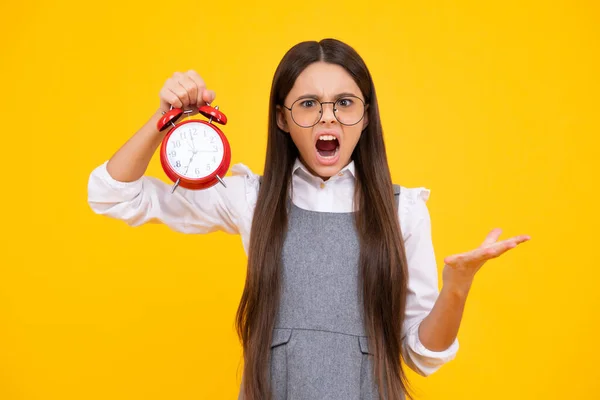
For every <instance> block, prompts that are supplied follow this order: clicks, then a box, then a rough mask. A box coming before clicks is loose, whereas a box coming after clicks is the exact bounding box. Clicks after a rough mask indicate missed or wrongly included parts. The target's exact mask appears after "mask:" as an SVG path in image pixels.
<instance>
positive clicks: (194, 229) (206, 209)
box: [88, 71, 256, 233]
mask: <svg viewBox="0 0 600 400" xmlns="http://www.w3.org/2000/svg"><path fill="white" fill-rule="evenodd" d="M214 98H215V93H214V92H213V91H210V90H206V88H205V85H204V81H203V80H202V78H200V76H199V75H198V74H196V73H195V72H194V71H188V72H186V73H185V74H182V73H175V74H174V75H173V77H171V78H169V79H167V81H166V83H165V85H164V86H163V88H162V89H161V92H160V107H159V109H158V110H157V111H156V112H155V113H154V114H153V115H152V116H151V117H150V118H149V119H148V121H147V122H146V123H145V124H144V125H143V126H142V127H141V128H140V129H139V130H138V131H137V132H136V133H135V134H134V135H133V136H132V137H131V138H129V139H128V140H127V142H126V143H125V144H123V145H122V146H121V147H120V148H119V149H118V150H117V151H116V152H115V153H114V155H113V156H112V157H111V158H110V159H109V160H105V161H104V162H103V163H102V164H100V165H98V166H97V167H96V168H94V170H93V171H92V172H91V174H90V177H89V181H88V203H89V205H90V207H91V208H92V210H93V211H94V212H95V213H97V214H101V215H106V216H109V217H112V218H116V219H119V220H122V221H125V222H126V223H127V224H129V225H131V226H139V225H142V224H145V223H148V222H151V223H163V224H166V225H168V226H169V227H170V228H172V229H173V230H176V231H179V232H183V233H209V232H213V231H217V230H221V231H225V232H227V233H240V232H239V231H240V229H241V228H240V225H247V221H248V219H249V214H250V211H251V209H250V207H249V205H248V203H247V198H248V193H252V190H255V189H254V186H255V185H256V176H255V175H253V174H252V173H251V171H249V170H247V169H246V171H242V170H241V169H240V173H239V174H237V175H235V174H234V176H227V177H224V178H223V179H224V180H225V182H226V185H227V187H226V188H225V187H223V186H222V185H215V186H213V187H211V188H209V189H205V190H188V189H185V188H183V187H178V188H177V190H175V192H173V193H171V185H168V184H167V183H165V182H163V181H162V180H160V179H158V178H155V177H151V176H147V175H145V173H146V170H147V168H148V164H149V163H150V160H151V159H152V156H153V154H154V152H155V151H156V150H157V148H158V147H159V146H160V143H161V141H162V139H163V138H164V135H165V133H164V132H159V131H158V129H157V128H156V124H157V122H158V120H159V119H160V117H161V116H162V111H166V110H169V108H170V106H171V105H173V106H174V107H178V108H184V109H188V108H192V109H196V112H197V107H199V106H201V105H204V104H206V103H209V102H211V101H213V100H214ZM232 170H235V166H234V168H232ZM234 172H235V171H234Z"/></svg>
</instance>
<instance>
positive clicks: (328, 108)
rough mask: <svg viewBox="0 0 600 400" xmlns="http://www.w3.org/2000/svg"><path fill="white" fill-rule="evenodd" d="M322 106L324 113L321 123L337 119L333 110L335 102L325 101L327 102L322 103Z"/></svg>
mask: <svg viewBox="0 0 600 400" xmlns="http://www.w3.org/2000/svg"><path fill="white" fill-rule="evenodd" d="M321 107H322V113H323V115H321V123H322V124H326V123H328V122H336V121H337V119H336V118H335V114H334V112H333V110H334V107H335V104H332V103H325V104H322V105H321Z"/></svg>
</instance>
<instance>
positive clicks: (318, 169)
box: [305, 154, 350, 180]
mask: <svg viewBox="0 0 600 400" xmlns="http://www.w3.org/2000/svg"><path fill="white" fill-rule="evenodd" d="M349 162H350V159H349V158H348V159H346V158H345V157H344V158H342V157H340V155H339V154H336V155H335V156H334V157H331V158H329V159H323V158H322V157H320V156H319V155H318V154H317V155H316V156H313V160H312V162H311V163H310V164H309V167H310V169H311V170H312V173H313V174H314V175H317V176H320V177H321V178H323V179H324V180H325V179H328V178H331V177H332V176H334V175H335V174H337V173H338V172H339V171H340V170H341V169H342V168H344V167H345V166H346V165H347V164H348V163H349ZM305 164H306V163H305Z"/></svg>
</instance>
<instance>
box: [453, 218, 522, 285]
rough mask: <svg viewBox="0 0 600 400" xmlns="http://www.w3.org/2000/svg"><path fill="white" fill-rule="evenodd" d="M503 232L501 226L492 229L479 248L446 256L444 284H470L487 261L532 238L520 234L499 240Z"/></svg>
mask: <svg viewBox="0 0 600 400" xmlns="http://www.w3.org/2000/svg"><path fill="white" fill-rule="evenodd" d="M501 233H502V229H500V228H495V229H492V230H491V231H490V233H488V235H487V236H486V238H485V240H484V241H483V243H482V244H481V245H480V246H479V247H478V248H476V249H474V250H471V251H467V252H466V253H460V254H455V255H451V256H448V257H446V258H444V263H445V265H444V271H443V276H442V279H443V281H444V284H445V285H446V284H450V285H459V286H460V285H462V286H467V287H468V286H470V284H471V282H472V281H473V278H474V277H475V274H476V273H477V271H479V269H480V268H481V267H482V266H483V264H485V263H486V261H488V260H490V259H492V258H496V257H499V256H500V255H502V254H504V253H506V252H507V251H508V250H510V249H513V248H515V247H517V246H518V245H519V244H521V243H524V242H526V241H528V240H530V239H531V237H530V236H529V235H518V236H514V237H512V238H509V239H505V240H501V241H499V242H498V241H497V240H498V238H499V237H500V234H501Z"/></svg>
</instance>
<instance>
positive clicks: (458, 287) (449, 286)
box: [442, 280, 473, 299]
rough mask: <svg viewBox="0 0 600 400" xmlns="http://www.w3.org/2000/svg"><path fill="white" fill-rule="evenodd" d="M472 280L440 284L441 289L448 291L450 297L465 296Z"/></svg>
mask: <svg viewBox="0 0 600 400" xmlns="http://www.w3.org/2000/svg"><path fill="white" fill-rule="evenodd" d="M472 284H473V281H472V280H471V281H465V282H460V283H459V282H452V283H446V284H444V286H442V291H444V292H446V293H448V294H449V295H451V296H452V297H455V298H461V299H462V298H466V297H467V296H468V295H469V291H470V290H471V285H472Z"/></svg>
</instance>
